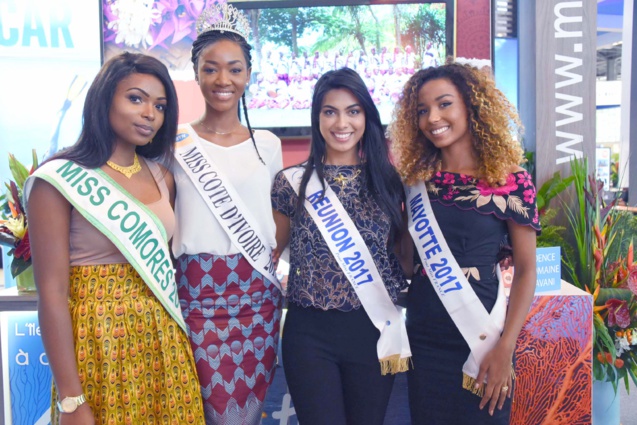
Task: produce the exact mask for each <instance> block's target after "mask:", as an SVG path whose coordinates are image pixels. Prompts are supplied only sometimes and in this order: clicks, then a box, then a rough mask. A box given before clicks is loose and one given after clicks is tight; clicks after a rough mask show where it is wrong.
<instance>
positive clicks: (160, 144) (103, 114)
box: [51, 52, 179, 168]
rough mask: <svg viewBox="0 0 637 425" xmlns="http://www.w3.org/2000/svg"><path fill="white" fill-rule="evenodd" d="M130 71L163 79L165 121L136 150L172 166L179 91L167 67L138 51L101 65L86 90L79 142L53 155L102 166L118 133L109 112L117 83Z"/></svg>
mask: <svg viewBox="0 0 637 425" xmlns="http://www.w3.org/2000/svg"><path fill="white" fill-rule="evenodd" d="M131 74H147V75H152V76H154V77H156V78H157V79H158V80H159V81H161V83H162V85H163V86H164V91H165V92H166V110H165V111H164V123H163V124H162V126H161V128H160V129H159V130H158V131H157V134H155V137H154V138H153V141H152V143H149V144H147V145H144V146H138V147H137V148H135V151H136V152H137V154H138V155H140V156H143V157H144V158H149V159H153V160H156V161H158V162H160V163H162V164H164V165H166V166H170V164H171V163H172V159H173V151H174V143H175V136H176V134H177V125H178V114H179V106H178V104H177V92H176V91H175V86H174V85H173V81H172V79H171V78H170V75H169V74H168V69H166V66H164V64H162V63H161V62H160V61H158V60H157V59H155V58H153V57H150V56H147V55H143V54H138V53H128V52H126V53H122V54H121V55H118V56H115V57H114V58H112V59H110V60H109V61H108V62H106V63H105V64H104V66H102V69H100V71H99V72H98V73H97V76H96V77H95V79H94V80H93V83H92V84H91V87H89V89H88V92H87V93H86V100H85V101H84V110H83V112H82V121H83V125H82V132H81V133H80V137H79V138H78V140H77V142H76V143H75V144H74V145H73V146H71V147H69V148H68V149H65V150H63V151H61V152H59V153H58V154H56V155H54V156H53V158H51V159H68V160H71V161H73V162H76V163H78V164H80V165H82V166H84V167H87V168H97V167H101V166H102V165H104V164H105V163H106V161H108V159H109V158H110V157H111V155H112V154H113V149H114V146H115V133H114V132H113V128H112V127H111V123H110V121H109V118H108V117H109V112H110V109H111V104H112V103H113V96H114V94H115V90H116V89H117V85H118V84H119V83H120V81H122V80H123V79H125V78H126V77H128V76H129V75H131Z"/></svg>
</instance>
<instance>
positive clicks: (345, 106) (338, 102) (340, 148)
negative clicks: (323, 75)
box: [319, 89, 365, 165]
mask: <svg viewBox="0 0 637 425" xmlns="http://www.w3.org/2000/svg"><path fill="white" fill-rule="evenodd" d="M319 130H320V132H321V135H322V136H323V139H324V140H325V150H326V163H332V164H339V165H347V164H349V165H351V164H357V163H358V162H359V156H358V150H359V146H358V143H359V141H360V140H361V139H362V138H363V134H364V133H365V111H364V110H363V107H362V106H361V105H360V102H359V100H358V99H357V98H356V96H354V94H353V93H352V92H351V91H349V90H347V89H332V90H330V91H328V92H327V93H326V94H325V97H323V102H322V104H321V110H320V115H319Z"/></svg>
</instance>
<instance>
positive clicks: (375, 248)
mask: <svg viewBox="0 0 637 425" xmlns="http://www.w3.org/2000/svg"><path fill="white" fill-rule="evenodd" d="M366 179H367V176H366V173H365V171H364V168H363V167H362V166H360V165H346V166H337V165H326V166H325V180H326V181H327V183H328V184H329V185H330V187H331V188H332V190H333V191H334V193H335V194H336V196H337V197H338V199H339V201H340V202H341V203H342V204H343V207H344V208H345V210H346V211H347V213H348V214H349V215H350V217H351V218H352V220H353V221H354V223H355V224H356V227H357V229H358V231H359V232H360V234H361V236H362V238H363V240H364V241H365V244H366V245H367V247H368V248H369V251H370V253H371V255H372V258H373V259H374V263H375V264H376V267H377V268H378V272H379V273H380V275H381V277H382V278H383V282H384V283H385V287H386V288H387V291H388V293H389V296H390V297H391V298H392V300H394V301H395V300H396V297H397V295H398V292H400V290H401V289H403V288H404V287H405V286H406V285H407V282H406V280H405V277H404V274H403V272H402V269H401V266H400V263H399V261H398V258H397V257H396V256H395V255H394V253H393V246H388V242H387V241H388V238H389V232H390V227H391V222H390V219H389V217H388V216H387V215H386V214H385V213H384V212H383V211H382V210H381V208H380V207H379V206H378V204H377V203H376V201H375V200H374V199H373V197H372V196H371V194H370V193H369V192H368V190H367V180H366ZM297 199H298V197H297V195H296V192H295V191H294V189H293V188H292V186H290V183H289V182H288V180H287V178H286V177H285V176H284V175H283V173H282V172H280V173H279V174H278V175H277V176H276V178H275V180H274V185H273V187H272V207H273V208H274V209H275V210H277V211H279V212H280V213H282V214H284V215H285V216H287V217H289V218H290V221H291V226H292V227H291V231H290V275H289V278H288V288H287V293H288V295H287V296H288V299H289V301H291V302H294V303H296V304H298V305H301V306H303V307H308V306H312V307H316V308H320V309H323V310H328V309H338V310H342V311H349V310H352V309H358V308H359V307H360V306H361V303H360V300H359V299H358V297H357V296H356V293H355V291H354V288H352V285H351V284H350V283H349V281H348V280H347V278H346V277H345V274H344V273H343V272H342V271H341V268H340V267H339V265H338V263H337V262H336V260H335V259H334V257H333V256H332V253H331V252H330V250H329V248H328V246H327V244H326V243H325V240H324V239H323V236H322V235H321V233H320V231H319V229H318V227H317V226H316V224H314V221H313V220H312V218H311V217H310V215H309V214H308V213H307V211H306V210H303V216H302V217H300V220H299V222H298V225H296V224H295V222H296V203H297Z"/></svg>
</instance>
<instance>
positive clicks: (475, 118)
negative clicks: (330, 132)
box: [387, 62, 524, 186]
mask: <svg viewBox="0 0 637 425" xmlns="http://www.w3.org/2000/svg"><path fill="white" fill-rule="evenodd" d="M441 78H444V79H447V80H449V81H450V82H451V83H452V84H453V85H454V86H455V87H456V88H457V89H458V92H459V93H460V94H461V95H462V98H463V100H464V104H465V105H466V107H467V115H468V117H469V131H470V132H471V135H472V139H473V147H474V149H475V152H476V154H477V157H478V174H479V177H480V178H481V179H483V180H485V181H486V182H487V183H488V184H489V185H490V186H496V185H501V184H504V183H505V182H506V178H507V176H508V175H509V173H510V172H511V169H512V168H513V167H514V166H516V165H519V164H521V163H522V162H523V161H524V156H523V150H522V147H521V146H520V143H519V142H518V138H520V137H521V135H522V123H521V122H520V118H519V117H518V114H517V112H516V110H515V108H514V107H513V105H511V103H509V101H508V100H507V98H506V97H505V96H504V94H503V93H502V92H501V91H500V90H498V89H497V88H496V87H495V82H494V81H493V78H492V77H491V76H489V75H487V74H486V73H484V72H482V71H480V70H478V69H477V68H474V67H472V66H470V65H461V64H458V63H453V62H447V64H445V65H442V66H439V67H431V68H427V69H423V70H420V71H418V72H416V73H415V74H414V75H413V76H412V77H411V78H410V79H409V81H407V83H406V84H405V87H404V89H403V93H402V98H401V99H400V100H399V101H398V103H397V104H396V107H395V109H394V116H393V120H392V122H391V123H390V125H389V127H388V129H387V133H388V137H389V139H390V140H391V142H392V152H393V154H394V156H395V159H396V167H397V169H398V172H399V173H400V175H401V178H402V179H403V181H404V182H405V183H407V184H409V185H412V184H415V183H416V182H418V181H420V180H422V181H427V180H429V179H430V178H431V177H432V176H433V175H434V174H435V173H436V172H438V171H440V166H441V165H440V161H441V153H440V149H438V148H436V147H435V146H434V144H433V143H431V141H429V140H428V139H427V138H426V137H425V135H424V134H423V132H422V131H421V130H420V128H419V127H418V110H417V109H418V108H417V104H418V92H419V91H420V88H421V87H422V86H423V85H424V84H425V83H427V82H429V81H431V80H437V79H441Z"/></svg>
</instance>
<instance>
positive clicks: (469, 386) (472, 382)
mask: <svg viewBox="0 0 637 425" xmlns="http://www.w3.org/2000/svg"><path fill="white" fill-rule="evenodd" d="M462 388H464V389H465V390H468V391H471V393H472V394H475V395H477V396H478V397H483V396H484V385H481V386H480V388H476V378H474V377H473V376H469V375H467V374H466V373H463V374H462Z"/></svg>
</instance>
